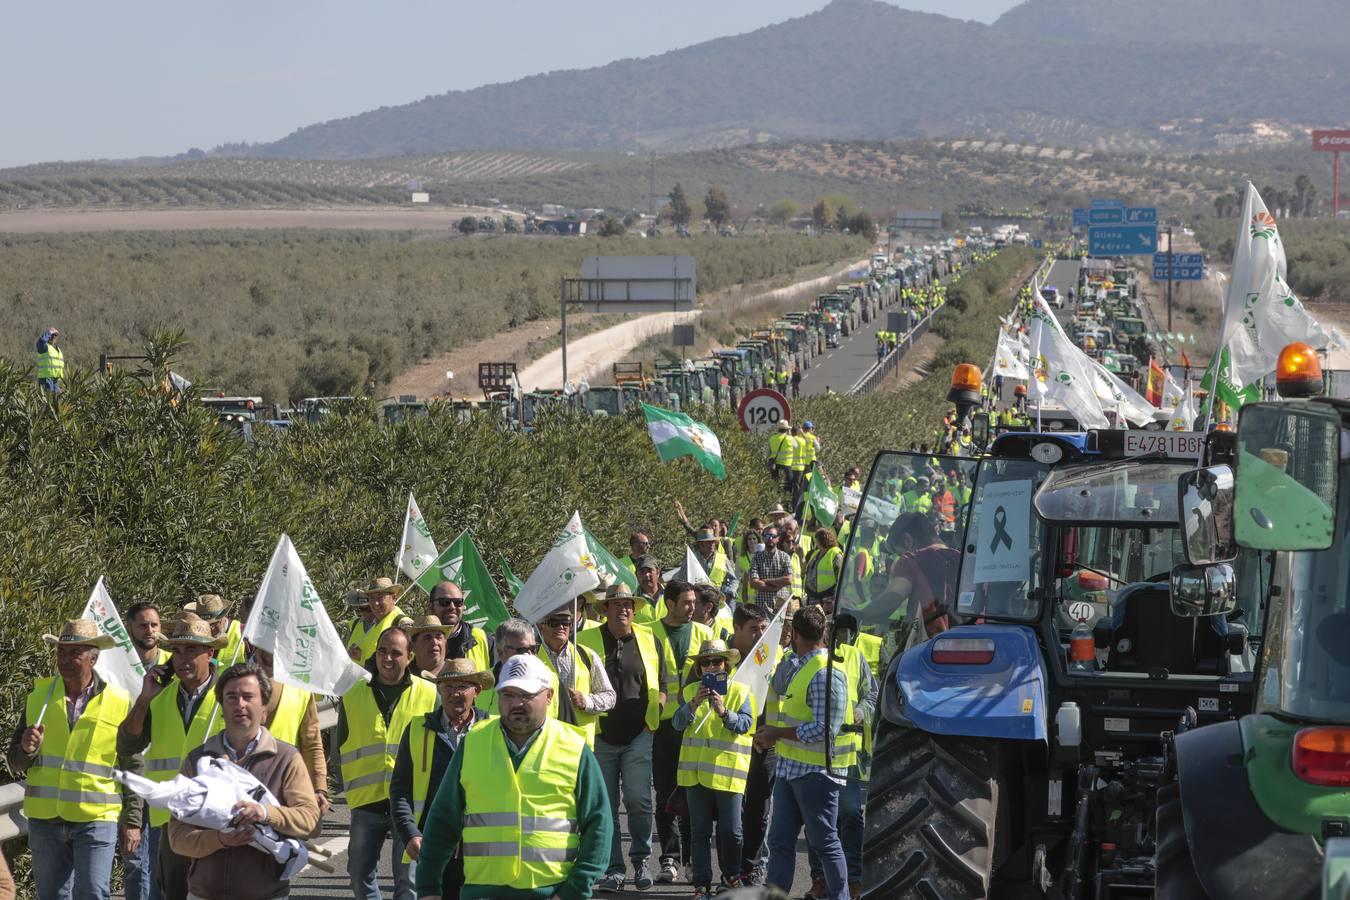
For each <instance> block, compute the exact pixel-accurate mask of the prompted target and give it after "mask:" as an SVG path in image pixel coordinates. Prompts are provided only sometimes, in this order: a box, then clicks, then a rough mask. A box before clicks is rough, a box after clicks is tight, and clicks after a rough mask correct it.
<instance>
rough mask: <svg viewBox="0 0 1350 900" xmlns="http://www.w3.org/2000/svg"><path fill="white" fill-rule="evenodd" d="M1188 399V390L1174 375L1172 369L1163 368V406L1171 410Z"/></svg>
mask: <svg viewBox="0 0 1350 900" xmlns="http://www.w3.org/2000/svg"><path fill="white" fill-rule="evenodd" d="M1185 399H1186V391H1185V389H1184V388H1182V386H1181V385H1179V384H1177V380H1176V379H1175V378H1173V377H1172V372H1171V370H1170V369H1164V370H1163V395H1162V408H1163V409H1165V410H1167V411H1168V412H1171V411H1172V410H1174V409H1176V408H1177V407H1178V406H1180V405H1181V401H1182V400H1185Z"/></svg>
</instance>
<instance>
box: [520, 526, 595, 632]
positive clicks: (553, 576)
mask: <svg viewBox="0 0 1350 900" xmlns="http://www.w3.org/2000/svg"><path fill="white" fill-rule="evenodd" d="M597 569H598V567H597V566H596V563H595V557H594V556H593V555H592V554H591V549H590V547H589V546H587V544H586V529H584V528H582V527H581V513H579V512H574V513H572V518H570V519H568V520H567V525H566V527H564V528H563V530H562V532H561V533H560V534H559V535H558V536H557V537H556V538H554V540H553V547H552V548H551V549H550V550H549V551H548V553H547V554H545V555H544V559H543V561H542V562H540V563H539V567H538V568H537V569H535V570H534V573H533V574H531V575H530V577H529V580H527V581H526V582H525V586H524V587H523V588H522V589H521V591H520V593H519V594H517V595H516V599H515V607H516V615H518V616H520V617H521V618H522V619H524V620H525V621H527V622H530V623H538V622H541V621H543V619H544V617H545V616H547V615H548V614H549V613H551V612H553V611H554V610H555V609H557V608H558V607H560V606H562V605H564V604H566V603H569V602H570V601H571V600H573V599H574V598H576V597H578V596H580V595H581V594H584V593H586V592H587V591H593V590H595V588H596V586H597V585H599V584H600V575H599V572H598V571H597Z"/></svg>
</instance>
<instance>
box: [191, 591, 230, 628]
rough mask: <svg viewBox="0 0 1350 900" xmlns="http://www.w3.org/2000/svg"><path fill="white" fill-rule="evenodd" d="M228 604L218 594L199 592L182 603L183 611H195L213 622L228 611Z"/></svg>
mask: <svg viewBox="0 0 1350 900" xmlns="http://www.w3.org/2000/svg"><path fill="white" fill-rule="evenodd" d="M229 608H230V604H228V603H226V602H225V598H224V597H222V596H220V595H219V594H201V595H199V596H198V597H197V599H196V600H194V601H192V602H191V603H184V604H183V611H184V612H190V613H196V614H197V615H198V616H199V617H201V618H203V619H205V620H206V621H208V622H213V621H215V620H216V619H219V618H220V617H221V616H223V615H225V613H226V612H228V611H229Z"/></svg>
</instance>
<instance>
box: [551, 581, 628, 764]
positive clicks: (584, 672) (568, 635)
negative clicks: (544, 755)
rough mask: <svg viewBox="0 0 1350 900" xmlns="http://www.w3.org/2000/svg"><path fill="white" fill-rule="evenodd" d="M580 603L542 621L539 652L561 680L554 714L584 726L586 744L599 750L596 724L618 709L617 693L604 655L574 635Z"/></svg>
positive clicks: (556, 716)
mask: <svg viewBox="0 0 1350 900" xmlns="http://www.w3.org/2000/svg"><path fill="white" fill-rule="evenodd" d="M579 605H580V603H579V601H572V602H569V603H567V604H565V605H564V606H561V607H559V608H558V609H555V610H554V611H553V612H552V613H550V614H549V615H548V616H547V617H546V618H545V619H544V621H542V622H540V623H539V636H540V637H541V638H543V640H542V642H541V643H540V645H539V649H538V650H537V651H536V653H535V655H536V656H538V657H539V659H540V661H541V662H543V664H544V665H546V666H548V669H549V671H550V672H552V673H553V674H554V676H555V677H556V678H557V679H558V687H559V689H558V691H557V693H556V694H555V695H554V697H553V707H554V708H553V709H552V710H551V711H550V714H551V715H553V716H554V717H555V718H556V719H558V720H559V721H560V722H566V723H567V724H568V725H575V726H577V727H578V728H580V729H581V730H582V731H583V732H585V734H586V743H587V744H588V745H589V746H590V747H591V749H595V733H596V726H597V724H598V723H599V721H600V716H601V715H603V714H604V713H607V712H609V711H610V710H611V709H613V708H614V696H615V695H614V687H613V685H611V684H610V683H609V673H607V672H606V671H605V661H604V660H603V659H601V658H600V654H599V653H596V652H595V651H594V650H592V649H591V648H590V647H587V646H585V645H584V644H578V643H576V641H575V640H573V638H572V630H573V629H574V628H575V627H576V616H575V615H574V609H576V608H578V607H579Z"/></svg>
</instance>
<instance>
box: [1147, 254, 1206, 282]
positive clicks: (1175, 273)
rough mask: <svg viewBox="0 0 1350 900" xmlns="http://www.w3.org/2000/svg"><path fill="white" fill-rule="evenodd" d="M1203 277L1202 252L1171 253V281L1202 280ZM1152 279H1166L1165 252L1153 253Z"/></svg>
mask: <svg viewBox="0 0 1350 900" xmlns="http://www.w3.org/2000/svg"><path fill="white" fill-rule="evenodd" d="M1204 279H1205V255H1204V254H1203V253H1174V254H1172V280H1173V281H1203V280H1204ZM1153 280H1154V281H1166V280H1167V254H1166V253H1155V254H1153Z"/></svg>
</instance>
